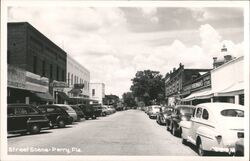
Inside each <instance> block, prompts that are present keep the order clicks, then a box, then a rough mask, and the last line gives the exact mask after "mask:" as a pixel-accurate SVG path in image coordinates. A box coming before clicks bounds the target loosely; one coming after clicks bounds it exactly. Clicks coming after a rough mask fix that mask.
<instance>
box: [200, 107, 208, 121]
mask: <svg viewBox="0 0 250 161" xmlns="http://www.w3.org/2000/svg"><path fill="white" fill-rule="evenodd" d="M202 118H203V119H205V120H208V118H209V114H208V111H207V110H206V109H204V110H203V113H202Z"/></svg>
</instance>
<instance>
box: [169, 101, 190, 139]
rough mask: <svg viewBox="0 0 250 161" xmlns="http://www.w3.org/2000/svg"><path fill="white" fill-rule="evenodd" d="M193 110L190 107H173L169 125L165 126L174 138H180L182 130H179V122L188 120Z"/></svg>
mask: <svg viewBox="0 0 250 161" xmlns="http://www.w3.org/2000/svg"><path fill="white" fill-rule="evenodd" d="M194 108H195V107H194V106H191V105H177V106H175V107H174V110H173V112H172V114H171V116H170V123H169V124H168V125H167V129H168V130H170V132H171V133H172V134H173V135H174V136H181V133H182V129H181V128H180V122H181V121H187V120H190V118H191V115H192V113H193V110H194Z"/></svg>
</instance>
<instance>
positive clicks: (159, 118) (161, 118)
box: [156, 106, 173, 125]
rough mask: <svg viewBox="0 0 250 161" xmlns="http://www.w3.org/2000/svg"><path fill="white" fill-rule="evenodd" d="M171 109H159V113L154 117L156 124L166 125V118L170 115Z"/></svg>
mask: <svg viewBox="0 0 250 161" xmlns="http://www.w3.org/2000/svg"><path fill="white" fill-rule="evenodd" d="M172 110H173V108H172V107H170V106H168V107H165V106H163V107H161V108H160V112H159V113H158V114H157V115H156V122H157V123H158V124H160V125H166V118H167V116H169V115H171V113H172Z"/></svg>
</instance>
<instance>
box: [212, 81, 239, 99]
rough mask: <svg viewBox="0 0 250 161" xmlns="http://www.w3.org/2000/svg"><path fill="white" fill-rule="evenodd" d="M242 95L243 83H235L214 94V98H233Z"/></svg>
mask: <svg viewBox="0 0 250 161" xmlns="http://www.w3.org/2000/svg"><path fill="white" fill-rule="evenodd" d="M243 93H244V82H237V83H234V84H232V85H231V86H229V87H227V88H226V89H224V90H222V91H220V92H218V93H216V96H235V95H238V94H243Z"/></svg>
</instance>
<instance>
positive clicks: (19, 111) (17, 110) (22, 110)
mask: <svg viewBox="0 0 250 161" xmlns="http://www.w3.org/2000/svg"><path fill="white" fill-rule="evenodd" d="M15 114H16V115H25V114H28V112H27V110H26V109H25V108H24V107H16V108H15Z"/></svg>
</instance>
